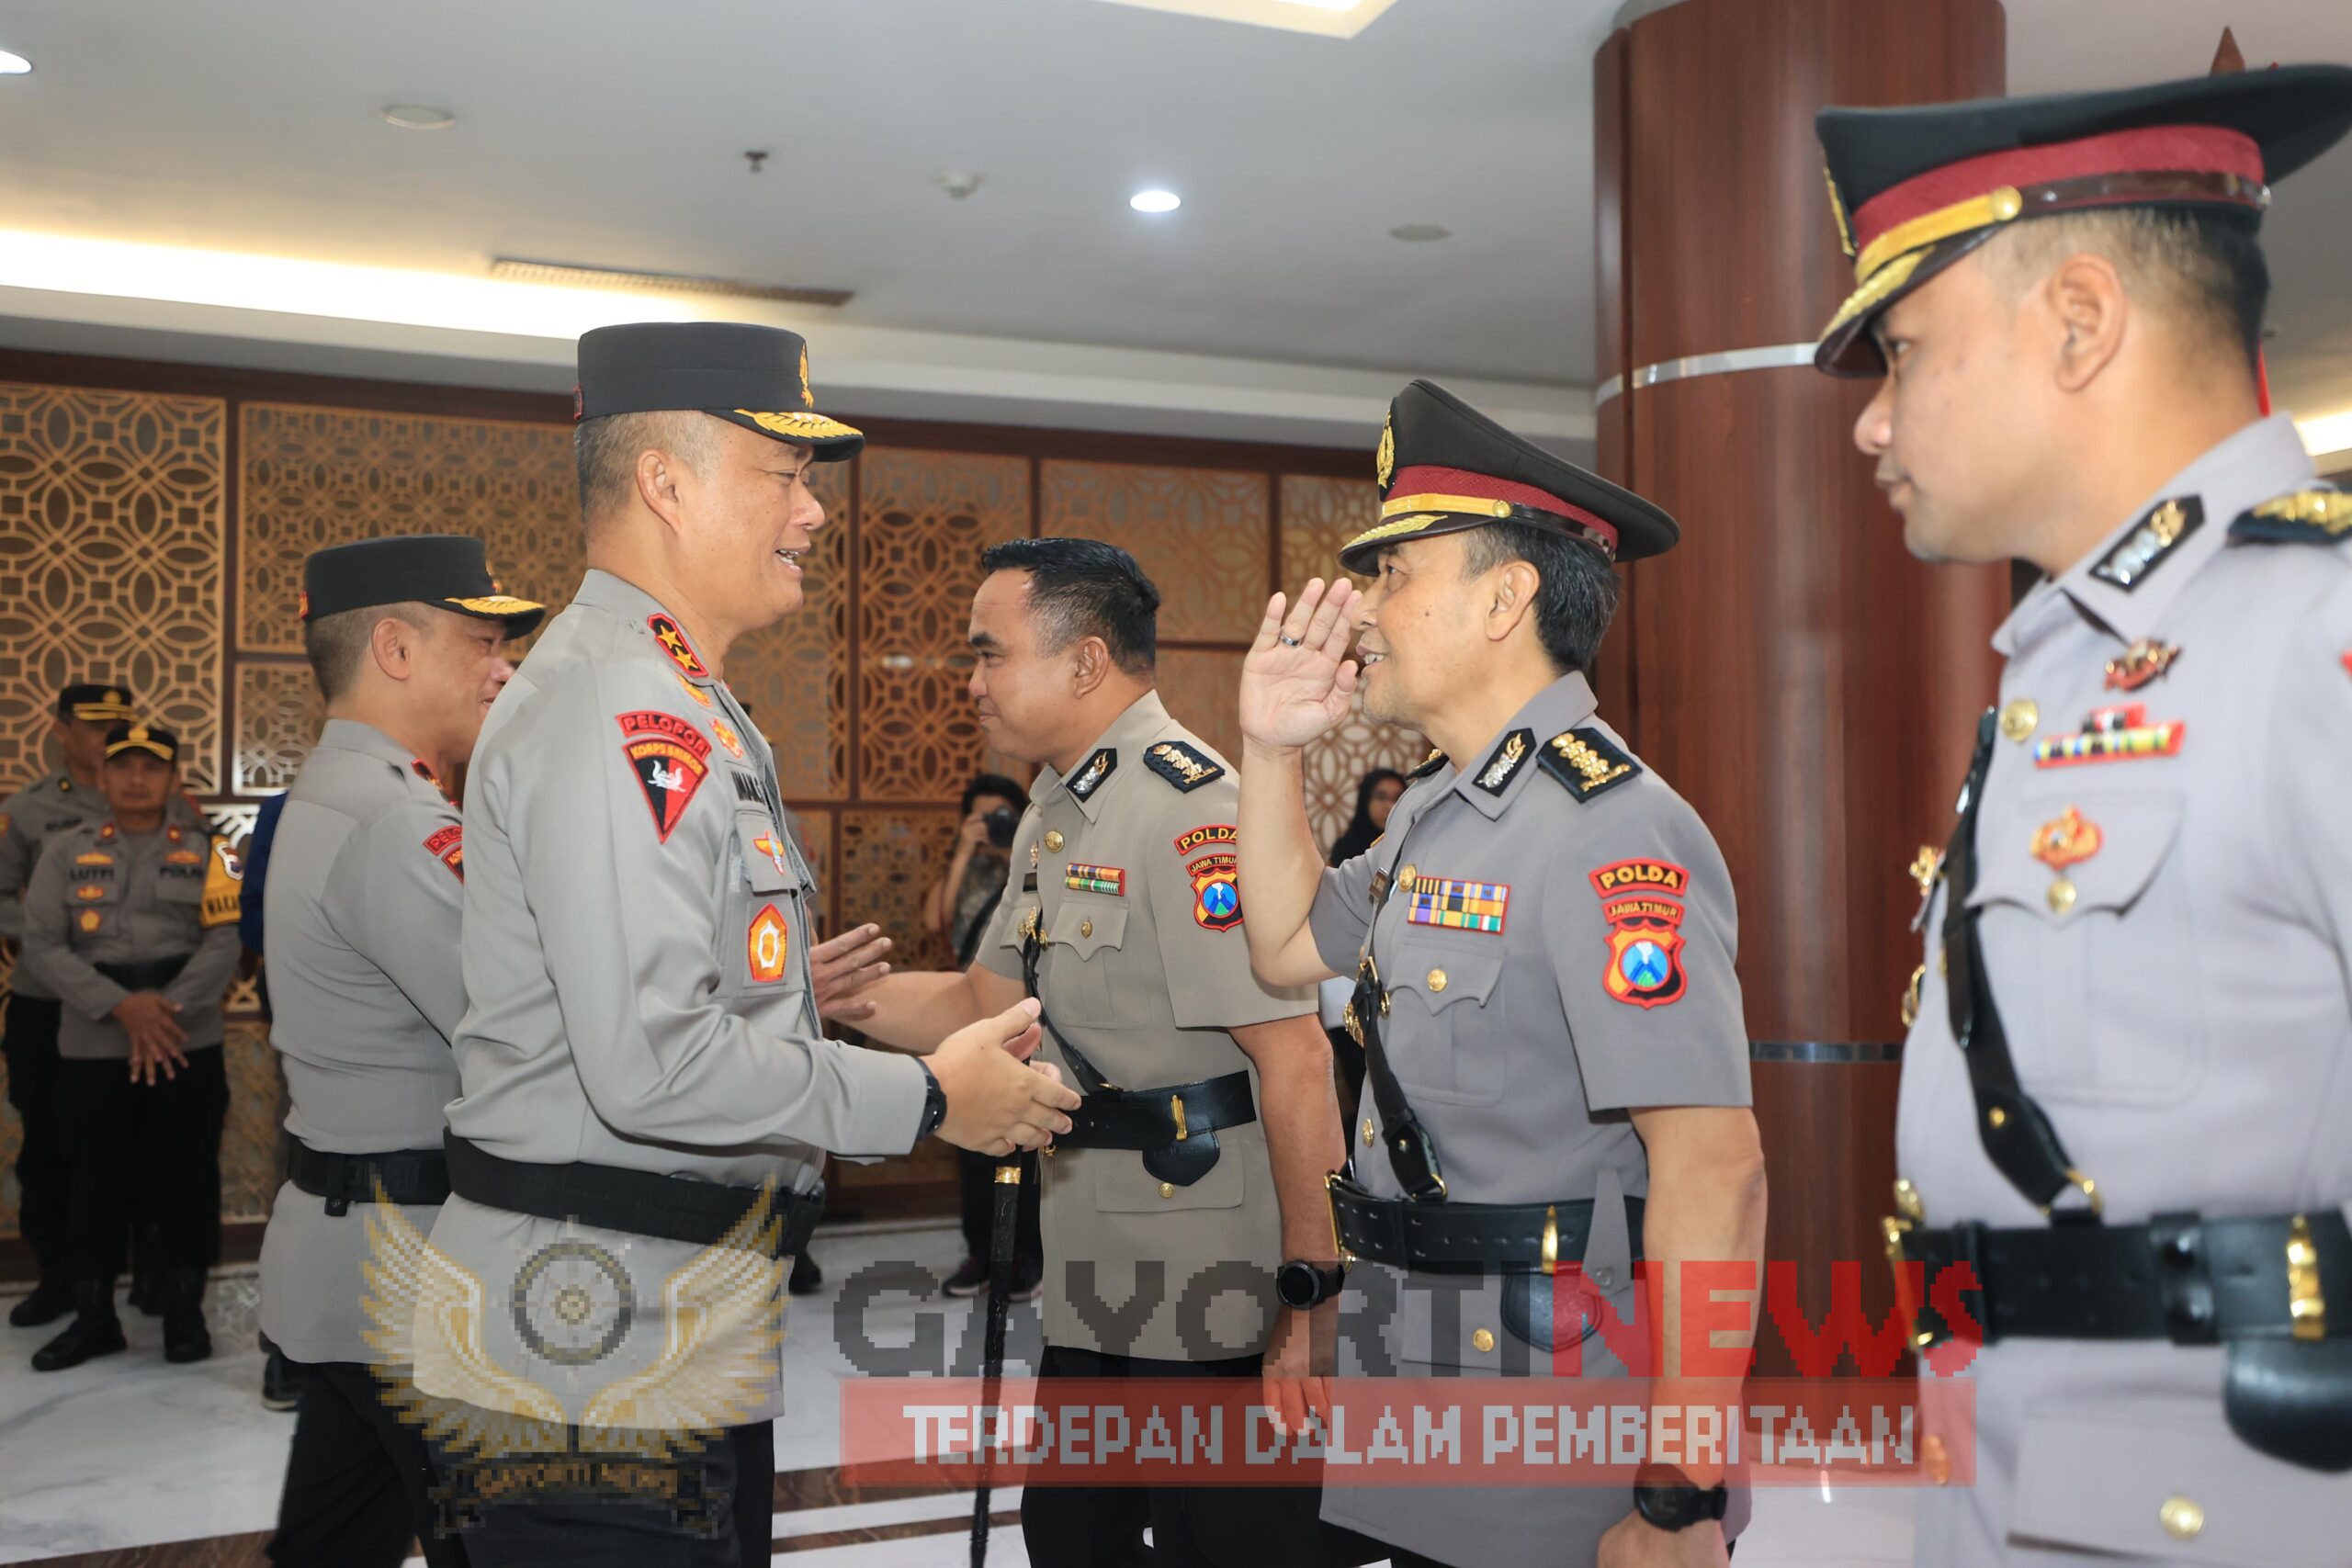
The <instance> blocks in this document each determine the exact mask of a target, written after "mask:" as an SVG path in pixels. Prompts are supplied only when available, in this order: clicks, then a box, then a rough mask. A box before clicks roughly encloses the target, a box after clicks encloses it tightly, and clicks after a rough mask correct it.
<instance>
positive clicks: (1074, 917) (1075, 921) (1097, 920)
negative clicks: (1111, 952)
mask: <svg viewBox="0 0 2352 1568" xmlns="http://www.w3.org/2000/svg"><path fill="white" fill-rule="evenodd" d="M1126 937H1127V910H1126V906H1125V905H1124V904H1116V903H1112V902H1110V901H1109V900H1104V901H1103V902H1102V903H1099V904H1098V903H1094V902H1092V901H1091V900H1085V899H1078V898H1065V899H1063V900H1062V905H1061V908H1058V909H1056V910H1055V911H1054V924H1053V929H1052V930H1051V931H1047V932H1046V940H1047V941H1049V942H1054V943H1057V945H1060V946H1064V947H1069V948H1074V949H1076V950H1077V953H1078V955H1079V957H1080V958H1081V959H1091V958H1092V957H1093V956H1094V955H1095V954H1096V953H1100V952H1102V951H1103V949H1104V948H1106V947H1117V946H1119V945H1120V944H1121V943H1122V942H1125V941H1126Z"/></svg>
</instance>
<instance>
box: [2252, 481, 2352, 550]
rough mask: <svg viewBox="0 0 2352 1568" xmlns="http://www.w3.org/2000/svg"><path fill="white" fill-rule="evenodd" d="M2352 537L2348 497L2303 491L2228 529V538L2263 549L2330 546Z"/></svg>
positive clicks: (2261, 507) (2332, 492) (2259, 508)
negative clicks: (2291, 546) (2244, 540)
mask: <svg viewBox="0 0 2352 1568" xmlns="http://www.w3.org/2000/svg"><path fill="white" fill-rule="evenodd" d="M2346 536H2352V495H2347V494H2346V493H2345V492H2344V491H2335V490H2307V491H2298V492H2297V493H2295V494H2293V495H2282V496H2280V497H2279V498H2278V500H2276V501H2266V502H2263V503H2262V504H2261V505H2259V506H2257V507H2256V508H2254V509H2253V510H2252V511H2250V512H2247V513H2245V514H2243V515H2242V516H2240V517H2239V518H2238V520H2237V521H2236V522H2234V523H2233V524H2231V525H2230V537H2231V538H2233V539H2251V540H2253V541H2255V542H2256V543H2257V544H2264V545H2332V544H2335V542H2337V541H2338V540H2340V539H2343V538H2346Z"/></svg>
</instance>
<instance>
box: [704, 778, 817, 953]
mask: <svg viewBox="0 0 2352 1568" xmlns="http://www.w3.org/2000/svg"><path fill="white" fill-rule="evenodd" d="M735 838H736V850H737V857H736V858H737V859H738V860H739V861H740V870H738V871H737V872H736V874H735V875H734V876H733V878H732V886H731V887H730V888H729V893H728V897H727V900H726V903H725V908H726V910H727V918H726V919H725V920H724V921H722V923H721V924H720V927H719V931H718V944H719V953H718V958H719V965H720V973H721V974H723V975H725V976H727V988H726V994H727V995H729V996H742V995H746V994H751V993H758V992H764V991H786V990H797V989H799V988H800V956H801V955H800V953H799V952H798V949H799V948H800V946H801V945H802V944H803V942H805V941H806V940H807V933H808V930H809V928H808V923H807V919H806V913H805V910H804V908H803V906H804V902H805V900H804V898H803V895H804V894H805V893H806V891H807V888H806V886H804V885H803V883H802V882H801V879H800V874H799V873H798V871H797V870H796V869H795V867H794V863H793V859H792V853H791V852H790V851H789V850H788V849H787V848H786V845H785V842H784V835H783V833H782V832H781V831H780V830H779V829H777V828H776V826H775V823H774V822H772V821H770V820H769V818H768V817H767V814H766V813H765V812H752V811H739V812H737V813H736V814H735Z"/></svg>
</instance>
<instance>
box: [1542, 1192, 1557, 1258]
mask: <svg viewBox="0 0 2352 1568" xmlns="http://www.w3.org/2000/svg"><path fill="white" fill-rule="evenodd" d="M1543 1258H1544V1273H1546V1274H1557V1273H1558V1272H1559V1271H1560V1211H1559V1208H1558V1206H1557V1205H1556V1204H1551V1203H1547V1204H1545V1205H1544V1253H1543Z"/></svg>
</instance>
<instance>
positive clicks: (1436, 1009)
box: [1381, 938, 1510, 1105]
mask: <svg viewBox="0 0 2352 1568" xmlns="http://www.w3.org/2000/svg"><path fill="white" fill-rule="evenodd" d="M1471 940H1472V939H1469V938H1463V939H1458V941H1442V940H1431V939H1428V938H1424V939H1422V940H1421V941H1419V942H1400V943H1399V944H1397V949H1396V951H1395V952H1394V953H1392V954H1390V955H1389V956H1387V957H1385V958H1383V959H1382V960H1381V983H1382V985H1384V986H1385V987H1386V988H1387V992H1388V1014H1387V1016H1386V1017H1385V1018H1384V1019H1383V1020H1382V1021H1381V1022H1382V1026H1383V1028H1382V1033H1381V1044H1382V1047H1383V1049H1384V1050H1385V1053H1386V1055H1387V1057H1388V1065H1389V1066H1390V1067H1391V1068H1392V1069H1393V1070H1394V1071H1395V1072H1396V1074H1397V1082H1398V1083H1401V1084H1403V1085H1404V1086H1405V1095H1406V1098H1407V1099H1408V1100H1423V1099H1427V1100H1436V1101H1440V1102H1444V1103H1451V1104H1456V1105H1485V1104H1490V1103H1492V1102H1493V1101H1495V1100H1499V1099H1500V1098H1501V1097H1502V1092H1503V1077H1504V1071H1503V1067H1504V1058H1505V1056H1506V1055H1507V1054H1508V1052H1507V1047H1508V1045H1509V1042H1510V1032H1509V1029H1508V1026H1507V1021H1506V1020H1505V1019H1504V1017H1503V1005H1502V1004H1503V998H1502V973H1503V964H1502V957H1501V955H1500V954H1499V953H1490V952H1485V951H1481V950H1477V949H1474V948H1470V947H1468V946H1467V945H1466V943H1467V942H1469V941H1471Z"/></svg>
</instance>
